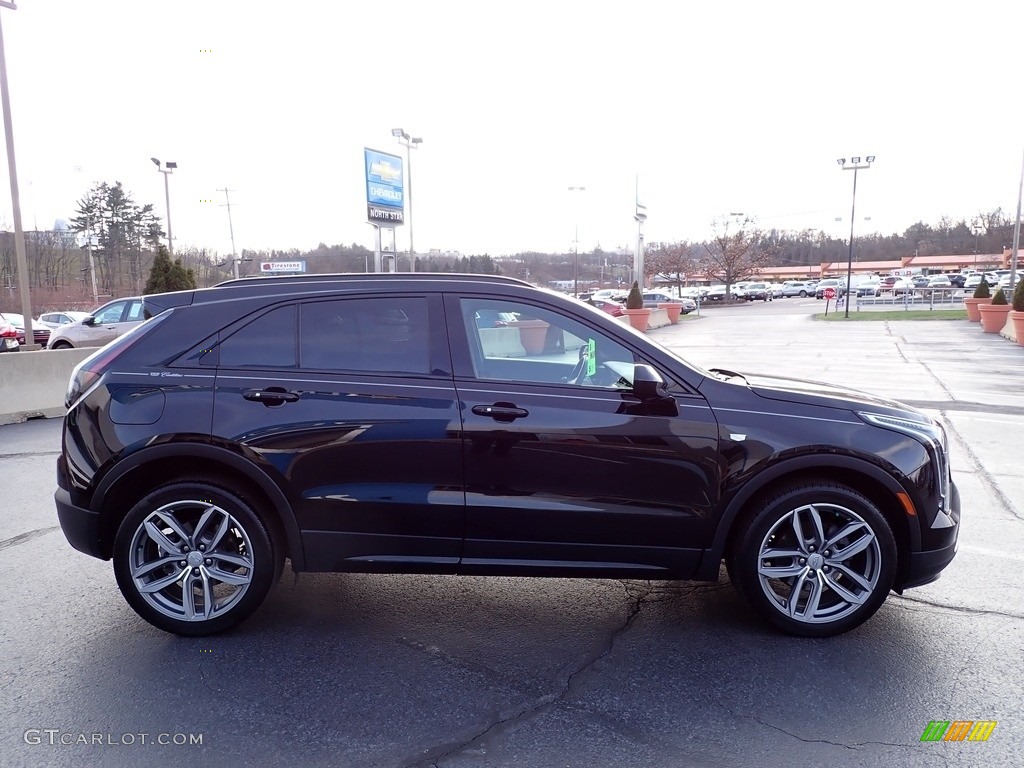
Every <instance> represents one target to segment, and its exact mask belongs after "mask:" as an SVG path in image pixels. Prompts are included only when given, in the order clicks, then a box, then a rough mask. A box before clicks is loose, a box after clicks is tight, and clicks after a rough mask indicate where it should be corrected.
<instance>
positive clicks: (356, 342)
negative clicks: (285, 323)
mask: <svg viewBox="0 0 1024 768" xmlns="http://www.w3.org/2000/svg"><path fill="white" fill-rule="evenodd" d="M428 339H429V325H428V318H427V300H426V299H425V298H424V297H422V296H411V297H408V296H406V297H403V296H382V297H379V298H378V297H375V298H352V299H337V300H333V301H316V302H308V303H305V304H303V305H302V308H301V312H300V318H299V349H300V351H301V365H302V367H303V368H310V369H317V370H330V371H355V372H365V373H399V374H401V373H410V374H427V373H430V349H429V344H428Z"/></svg>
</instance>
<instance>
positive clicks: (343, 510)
mask: <svg viewBox="0 0 1024 768" xmlns="http://www.w3.org/2000/svg"><path fill="white" fill-rule="evenodd" d="M143 301H144V303H145V308H146V311H147V315H151V316H152V319H150V320H148V321H146V322H145V323H142V324H140V325H138V326H136V327H135V328H133V329H132V330H130V331H128V332H127V333H126V334H123V335H122V336H120V337H119V338H118V339H116V340H115V341H114V342H112V343H111V344H110V345H108V346H107V347H105V348H104V349H102V350H98V351H97V352H96V353H94V354H93V355H91V356H90V357H88V358H86V359H85V360H84V361H82V362H81V363H80V364H79V365H78V366H76V368H75V369H74V372H73V373H72V376H71V380H70V382H69V385H68V390H67V396H66V406H67V408H68V413H67V416H66V417H65V419H64V428H63V429H64V432H63V439H62V443H61V445H62V451H61V454H60V455H59V456H58V460H57V467H56V469H57V473H56V474H57V484H58V489H57V491H56V493H55V502H56V507H57V514H58V517H59V520H60V525H61V527H62V529H63V531H64V534H65V536H66V538H67V539H68V541H69V542H70V543H71V545H72V546H73V547H75V548H76V549H78V550H80V551H82V552H84V553H86V554H89V555H92V556H94V557H98V558H101V559H111V558H112V559H113V571H114V575H115V577H116V579H117V583H118V586H119V587H120V589H121V591H122V593H123V594H124V597H125V599H126V600H127V602H128V603H129V605H130V606H131V607H132V608H133V609H134V610H135V611H136V612H137V613H138V614H139V615H140V616H141V617H143V618H144V619H145V620H146V621H149V622H150V623H152V624H153V625H154V626H156V627H159V628H161V629H163V630H166V631H168V632H174V633H177V634H181V635H193V636H199V635H209V634H213V633H217V632H221V631H224V630H226V629H228V628H229V627H232V626H234V625H236V624H238V623H239V622H241V621H243V620H244V619H245V618H246V617H247V616H249V615H250V614H252V613H253V611H255V610H256V609H257V608H258V607H259V605H260V604H261V603H262V602H263V601H264V598H265V597H266V596H267V594H268V593H269V591H270V589H271V587H272V586H273V585H274V583H275V582H276V581H277V579H278V578H279V576H280V575H281V573H282V570H283V568H284V565H285V562H286V560H287V561H288V562H290V563H291V567H292V569H293V570H294V571H296V572H299V571H313V572H316V571H357V572H374V573H383V572H402V573H428V574H439V573H440V574H467V575H477V576H483V575H489V574H493V575H502V576H510V575H511V576H528V575H533V576H558V577H565V576H574V577H584V576H586V577H595V578H612V579H630V578H636V579H651V578H658V579H688V580H707V581H715V580H717V579H718V578H719V573H720V567H721V563H722V561H723V559H724V560H725V561H726V563H727V565H728V574H729V577H730V578H731V579H732V580H733V582H734V583H735V584H736V586H737V587H738V589H739V590H740V592H741V593H742V594H743V595H744V596H745V597H746V599H747V601H748V602H749V604H750V605H751V606H752V608H753V609H754V610H755V611H757V612H758V613H759V614H760V615H761V616H763V617H764V618H765V619H766V620H767V621H768V622H770V623H771V624H773V625H774V626H775V627H777V628H778V629H781V630H783V631H786V632H790V633H793V634H797V635H805V636H812V637H825V636H831V635H835V634H838V633H840V632H844V631H846V630H849V629H852V628H853V627H856V626H858V625H859V624H861V623H862V622H864V621H865V620H867V619H868V618H869V617H870V616H872V615H873V614H874V613H875V611H877V610H878V608H879V606H881V604H882V603H883V601H884V600H885V598H886V596H887V595H888V593H889V591H890V590H896V591H898V592H902V591H903V590H905V589H908V588H911V587H915V586H918V585H921V584H926V583H929V582H931V581H933V580H934V579H935V578H936V577H937V576H938V575H939V573H940V572H941V571H942V570H943V569H944V568H945V567H946V565H947V564H948V563H949V562H950V561H951V560H952V558H953V556H954V554H955V552H956V546H957V534H958V530H959V521H960V496H959V493H958V492H957V488H956V486H955V485H954V484H953V482H952V480H951V475H950V465H949V455H948V447H947V439H946V435H945V432H944V430H943V428H942V426H941V425H940V424H939V423H938V422H937V421H935V420H934V419H933V418H931V417H930V416H928V415H927V414H926V413H924V412H922V411H919V410H916V409H914V408H911V407H909V406H905V405H901V404H899V403H896V402H893V401H891V400H888V399H879V398H874V397H871V396H870V395H866V394H863V393H851V392H849V391H847V390H844V389H841V388H839V387H836V386H832V385H829V384H827V383H820V382H805V381H800V380H796V379H790V378H775V377H772V376H760V375H757V376H755V375H744V374H742V373H736V372H732V371H727V370H722V369H710V370H704V369H701V368H699V367H696V366H692V365H689V364H688V363H686V362H685V361H683V360H682V359H680V358H679V357H678V356H677V355H676V354H675V353H673V352H670V351H669V350H667V349H666V348H664V347H662V346H660V345H659V344H657V343H656V342H655V341H653V340H652V339H651V338H650V337H648V336H647V335H645V334H643V333H641V332H639V331H635V330H633V329H632V328H630V327H628V326H626V325H624V324H623V323H621V322H619V321H617V320H613V319H612V318H610V317H608V315H606V314H605V313H603V312H600V311H599V310H597V309H594V308H593V307H588V306H586V305H585V304H584V303H582V302H579V301H577V300H575V299H572V298H570V297H568V296H561V295H558V294H555V293H553V292H549V291H544V290H540V289H537V288H534V287H532V286H530V285H528V284H526V283H524V282H521V281H518V280H515V279H512V278H503V277H498V276H485V275H456V276H452V275H447V274H429V273H427V274H407V273H393V274H367V275H303V276H296V277H294V278H293V277H274V278H248V279H242V280H235V281H230V282H228V283H225V284H222V285H221V286H218V287H214V288H208V289H203V290H195V291H182V292H177V293H169V294H158V295H151V296H146V297H145V298H144V299H143ZM482 310H488V311H493V312H497V313H510V314H514V315H517V316H519V317H532V318H535V319H536V320H538V321H540V323H541V324H542V325H543V326H544V327H543V328H542V329H541V330H543V332H544V333H545V334H546V335H547V336H548V337H549V338H550V337H553V338H556V339H557V340H558V341H559V343H557V344H552V345H550V347H546V348H545V351H544V352H543V353H528V354H527V355H525V356H524V355H523V354H522V350H523V348H524V347H525V344H522V343H521V340H522V339H525V338H526V334H525V331H527V330H538V329H536V328H529V329H528V328H526V327H506V328H488V329H481V328H478V327H477V323H476V322H475V318H476V317H477V316H478V313H480V312H481V311H482ZM300 329H301V333H300ZM610 467H614V471H609V468H610ZM82 600H83V601H85V602H84V603H83V605H84V604H85V603H87V602H89V600H91V598H90V597H89V596H83V597H82ZM912 618H913V617H911V620H912ZM398 620H400V618H399V619H398ZM111 629H114V628H111Z"/></svg>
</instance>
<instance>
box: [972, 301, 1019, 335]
mask: <svg viewBox="0 0 1024 768" xmlns="http://www.w3.org/2000/svg"><path fill="white" fill-rule="evenodd" d="M978 309H979V310H980V311H981V330H983V331H984V332H985V333H999V332H1000V331H1001V330H1003V326H1004V325H1006V316H1007V315H1008V314H1009V313H1010V309H1011V307H1010V305H1009V304H979V305H978Z"/></svg>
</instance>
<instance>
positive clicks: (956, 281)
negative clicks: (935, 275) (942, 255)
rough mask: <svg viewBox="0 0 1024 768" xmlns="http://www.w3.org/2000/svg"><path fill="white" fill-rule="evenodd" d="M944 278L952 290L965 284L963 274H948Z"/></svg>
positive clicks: (965, 280)
mask: <svg viewBox="0 0 1024 768" xmlns="http://www.w3.org/2000/svg"><path fill="white" fill-rule="evenodd" d="M946 278H947V279H948V280H949V283H950V285H952V286H953V287H954V288H963V287H964V283H966V282H967V275H966V274H965V273H963V272H956V273H952V274H948V275H946Z"/></svg>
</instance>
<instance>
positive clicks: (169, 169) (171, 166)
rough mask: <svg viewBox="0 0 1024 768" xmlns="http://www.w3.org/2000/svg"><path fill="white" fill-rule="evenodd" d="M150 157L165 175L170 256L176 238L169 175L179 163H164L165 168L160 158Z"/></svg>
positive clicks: (172, 254)
mask: <svg viewBox="0 0 1024 768" xmlns="http://www.w3.org/2000/svg"><path fill="white" fill-rule="evenodd" d="M149 159H150V160H152V161H153V164H154V165H155V166H156V169H157V170H158V171H160V173H162V174H163V175H164V197H165V198H166V199H167V253H168V254H169V255H170V256H174V240H173V238H172V237H171V187H170V184H168V182H167V177H168V176H170V175H171V174H172V173H174V169H175V168H177V167H178V164H177V163H164V164H163V168H161V167H160V161H159V160H157V159H156V158H155V157H151V158H149Z"/></svg>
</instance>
